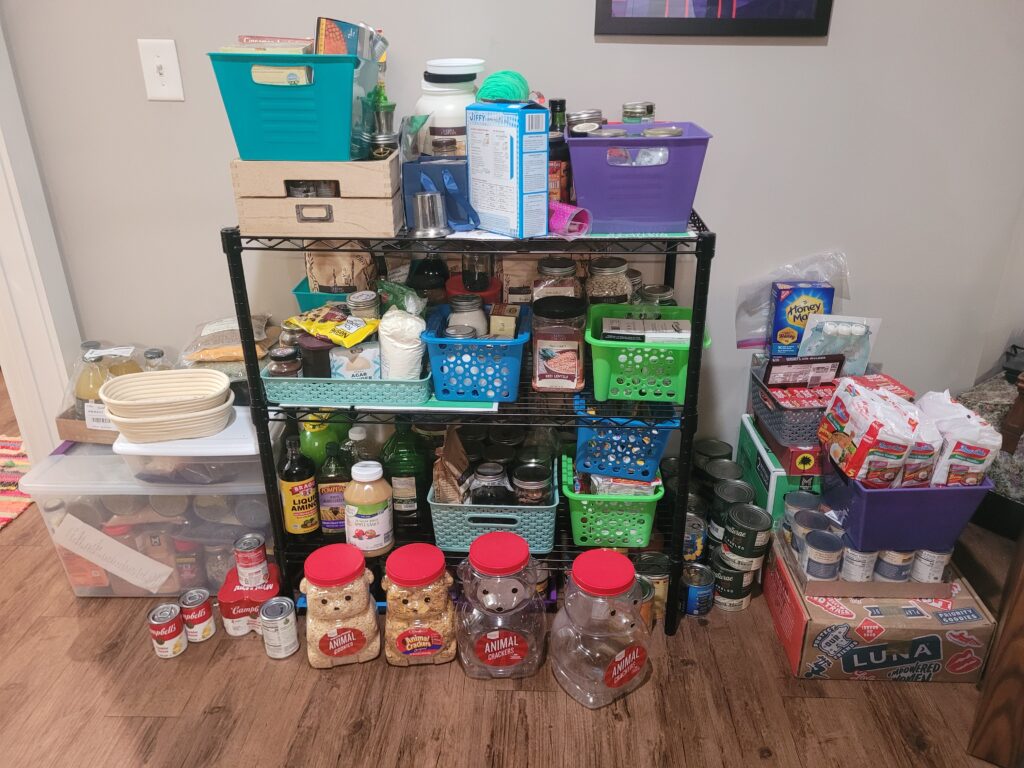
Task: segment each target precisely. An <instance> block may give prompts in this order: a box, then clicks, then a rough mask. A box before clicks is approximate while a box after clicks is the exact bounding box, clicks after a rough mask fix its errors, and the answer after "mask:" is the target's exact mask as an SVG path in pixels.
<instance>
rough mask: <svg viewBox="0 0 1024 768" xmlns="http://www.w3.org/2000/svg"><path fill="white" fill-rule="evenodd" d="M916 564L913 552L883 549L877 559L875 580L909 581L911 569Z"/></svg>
mask: <svg viewBox="0 0 1024 768" xmlns="http://www.w3.org/2000/svg"><path fill="white" fill-rule="evenodd" d="M913 564H914V553H913V552H898V551H896V550H894V549H883V550H881V551H880V552H879V553H878V560H876V561H875V581H895V582H900V581H909V580H910V569H911V566H913Z"/></svg>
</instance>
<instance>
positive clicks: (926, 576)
mask: <svg viewBox="0 0 1024 768" xmlns="http://www.w3.org/2000/svg"><path fill="white" fill-rule="evenodd" d="M952 556H953V550H952V549H946V550H934V549H919V550H917V552H916V553H915V554H914V562H913V564H912V565H911V567H910V579H911V581H921V582H930V583H938V582H940V581H942V577H943V575H945V573H946V566H947V565H949V561H950V558H952Z"/></svg>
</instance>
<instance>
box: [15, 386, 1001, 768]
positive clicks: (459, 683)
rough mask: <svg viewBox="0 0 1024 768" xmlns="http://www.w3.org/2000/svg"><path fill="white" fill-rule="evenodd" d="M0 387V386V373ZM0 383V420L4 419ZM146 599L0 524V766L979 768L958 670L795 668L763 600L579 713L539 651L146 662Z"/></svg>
mask: <svg viewBox="0 0 1024 768" xmlns="http://www.w3.org/2000/svg"><path fill="white" fill-rule="evenodd" d="M0 387H2V382H0ZM3 394H4V393H3V391H2V389H0V433H4V432H7V433H12V432H15V431H16V429H17V428H16V426H15V425H14V424H13V419H12V417H11V414H10V411H9V409H6V408H5V403H4V402H3V399H2V398H3ZM154 603H155V601H154V600H148V599H131V598H110V599H92V600H89V599H76V598H75V597H74V596H73V595H72V594H71V592H70V589H69V587H68V585H67V582H66V581H65V578H64V574H63V571H62V570H61V567H60V564H59V562H58V560H57V557H56V555H55V553H54V551H53V547H52V545H51V543H50V540H49V536H48V535H47V533H46V530H45V528H44V527H43V525H42V521H41V519H40V517H39V513H38V512H37V511H36V510H35V509H34V508H33V509H29V510H28V511H26V512H25V513H24V514H23V515H22V516H21V517H20V518H19V519H18V520H16V521H15V522H14V523H13V524H12V525H11V526H9V527H8V528H7V529H5V530H4V531H2V532H0V694H2V697H0V700H2V701H3V704H2V705H0V755H2V756H3V757H2V758H0V763H2V764H3V765H11V766H19V767H25V766H53V765H90V766H101V767H102V766H172V767H174V768H179V767H180V768H185V766H188V767H189V768H191V767H192V766H208V765H224V766H242V765H260V766H277V765H287V766H338V767H339V768H351V767H352V766H401V767H402V768H409V767H410V766H413V767H415V768H419V766H438V767H439V768H463V767H464V768H480V766H495V767H496V768H512V767H515V768H519V767H520V766H563V767H572V766H580V767H581V768H584V767H585V768H596V767H598V766H637V767H638V768H646V767H647V766H672V767H673V768H678V767H681V766H685V767H692V768H697V767H698V766H699V767H701V768H704V767H707V768H718V767H726V766H751V765H763V766H779V768H820V767H821V766H841V767H842V768H847V767H849V768H878V766H880V765H884V766H886V768H917V767H918V766H950V767H953V766H983V765H986V764H985V763H982V762H981V761H978V760H975V759H973V758H970V757H968V756H967V755H966V753H965V747H966V744H967V739H968V734H969V730H970V726H971V721H972V718H973V715H974V708H975V705H976V702H977V699H978V695H977V692H976V690H975V688H974V687H973V686H971V685H964V684H948V683H932V684H928V683H898V684H891V683H881V682H878V683H854V682H838V681H810V680H796V679H793V678H792V677H790V676H789V673H788V672H787V670H786V667H785V663H784V659H783V655H782V651H781V649H780V647H779V645H778V643H777V641H776V638H775V634H774V630H773V629H772V626H771V621H770V617H769V615H768V611H767V608H766V607H765V604H764V601H763V599H761V598H757V599H755V600H754V601H753V603H752V604H751V607H750V609H749V610H747V611H745V612H742V613H738V614H726V613H717V612H716V613H712V614H711V615H710V616H709V617H708V618H707V619H699V620H696V619H688V620H686V621H684V622H683V625H682V627H681V628H680V632H679V633H678V634H677V635H676V636H675V637H672V638H666V637H665V636H664V635H663V634H662V633H661V632H660V630H656V632H655V640H654V643H653V648H652V659H653V664H654V674H653V676H652V678H651V680H650V682H649V683H648V684H646V685H645V686H644V687H643V688H641V689H640V690H638V691H636V692H635V693H634V694H632V695H631V696H629V697H627V698H626V699H624V700H620V701H619V702H618V703H616V704H613V705H612V706H609V707H606V708H605V709H602V710H598V711H596V712H591V711H590V710H587V709H584V708H583V707H581V706H579V705H577V704H576V703H575V702H574V701H572V700H571V699H570V698H569V697H568V696H566V695H565V694H563V693H562V691H561V689H560V688H559V687H558V685H557V683H556V682H555V680H554V678H553V677H552V675H551V671H550V669H549V668H548V667H547V665H545V667H544V668H543V669H541V671H540V672H539V673H538V674H537V675H536V676H535V677H533V678H530V679H527V680H522V681H503V682H480V681H474V680H469V679H468V678H467V677H466V676H465V675H463V673H462V671H461V669H460V667H459V666H458V663H457V662H456V663H453V664H448V665H445V666H442V667H429V668H411V669H398V668H394V667H389V666H388V665H387V664H385V663H384V661H383V658H380V659H378V660H376V661H375V662H371V663H369V664H363V665H357V666H354V667H343V668H338V669H334V670H314V669H312V668H310V667H309V665H308V664H307V662H306V657H305V650H304V649H302V650H301V651H300V652H299V653H297V654H296V655H294V656H292V657H291V658H289V659H285V660H282V661H273V660H271V659H268V658H267V657H266V655H265V654H264V652H263V646H262V641H261V640H260V638H258V637H256V636H255V635H250V636H248V637H245V638H239V639H235V638H230V637H228V636H227V635H226V634H224V632H223V628H222V627H221V628H220V629H219V630H218V633H217V635H215V636H214V637H213V638H212V639H211V640H209V641H207V642H205V643H202V644H200V645H194V646H192V647H190V648H189V649H188V650H187V651H186V652H185V653H184V654H183V655H182V656H180V657H178V658H177V659H173V660H161V659H157V658H156V657H155V656H154V655H153V653H152V649H151V646H150V643H149V636H148V633H147V630H146V626H145V617H146V611H147V609H148V608H149V607H150V606H151V605H153V604H154Z"/></svg>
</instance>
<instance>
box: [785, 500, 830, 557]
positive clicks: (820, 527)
mask: <svg viewBox="0 0 1024 768" xmlns="http://www.w3.org/2000/svg"><path fill="white" fill-rule="evenodd" d="M829 525H830V522H829V518H828V517H827V516H825V515H824V514H822V513H821V512H814V511H813V510H810V509H799V510H797V513H796V514H795V515H793V541H792V544H793V549H795V550H796V551H797V552H799V551H800V550H801V548H802V547H803V545H804V538H805V537H806V536H807V534H808V533H810V532H811V531H827V530H828V528H829Z"/></svg>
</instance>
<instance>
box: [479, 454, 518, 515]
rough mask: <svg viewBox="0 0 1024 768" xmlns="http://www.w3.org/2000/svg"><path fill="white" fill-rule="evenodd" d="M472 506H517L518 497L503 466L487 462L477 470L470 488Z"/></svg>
mask: <svg viewBox="0 0 1024 768" xmlns="http://www.w3.org/2000/svg"><path fill="white" fill-rule="evenodd" d="M469 498H470V503H471V504H484V505H491V506H501V505H508V504H515V502H516V495H515V492H514V491H513V490H512V486H511V485H509V483H508V475H506V474H505V468H504V467H503V466H501V464H496V463H495V462H493V461H485V462H483V463H482V464H480V465H479V466H478V467H477V468H476V472H475V473H474V474H473V482H472V483H471V484H470V486H469Z"/></svg>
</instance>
